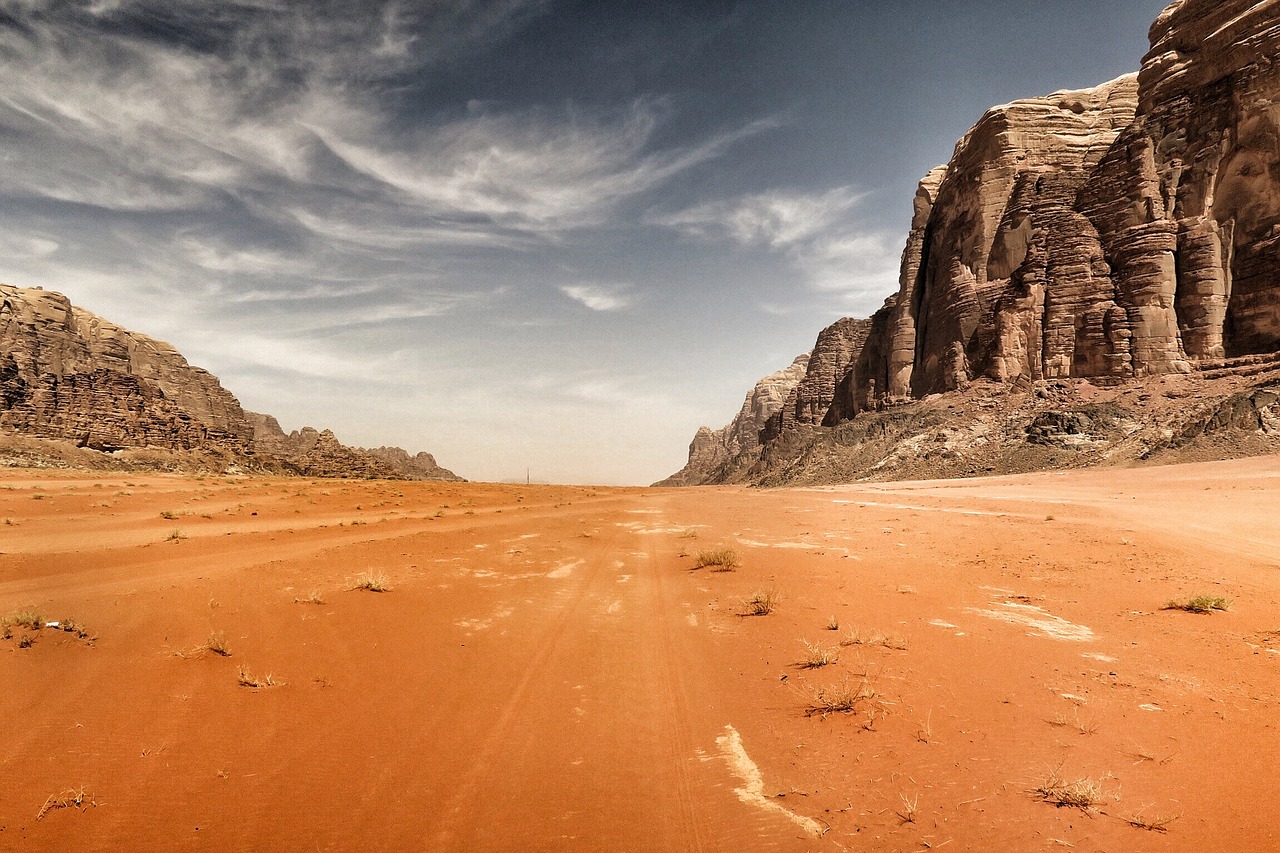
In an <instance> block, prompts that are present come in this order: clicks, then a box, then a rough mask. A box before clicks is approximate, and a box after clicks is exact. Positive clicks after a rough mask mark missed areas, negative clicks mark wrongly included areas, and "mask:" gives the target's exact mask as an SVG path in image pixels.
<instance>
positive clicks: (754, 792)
mask: <svg viewBox="0 0 1280 853" xmlns="http://www.w3.org/2000/svg"><path fill="white" fill-rule="evenodd" d="M724 730H725V732H726V733H725V734H723V735H721V736H720V737H718V738H716V744H717V745H719V747H720V754H721V755H722V756H723V757H724V760H725V761H727V762H728V763H729V769H730V770H732V771H733V772H734V775H736V776H737V777H738V778H739V779H741V780H742V787H741V788H734V789H733V792H734V793H735V794H737V795H738V799H740V800H742V802H744V803H747V804H749V805H753V806H757V807H759V808H762V809H769V810H770V811H776V812H778V813H779V814H781V815H783V816H785V817H786V818H787V820H790V821H791V822H792V823H794V824H795V825H796V826H799V827H800V828H801V829H803V830H804V831H805V832H807V833H809V834H810V835H812V836H813V837H815V838H817V837H818V836H820V835H822V834H823V833H825V832H826V830H825V829H823V827H822V825H821V824H820V823H818V822H817V821H816V820H813V819H811V818H807V817H802V816H800V815H798V814H796V813H795V812H792V811H789V810H787V809H784V808H783V807H782V806H780V805H779V804H778V803H776V802H775V801H773V800H771V799H769V798H768V797H766V796H765V795H764V776H763V775H762V774H761V773H760V768H759V767H757V766H756V763H755V762H754V761H752V760H751V756H749V755H747V750H746V748H745V747H744V746H743V745H742V736H741V735H739V734H738V730H737V729H735V728H734V727H733V726H725V727H724Z"/></svg>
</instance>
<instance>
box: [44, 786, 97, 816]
mask: <svg viewBox="0 0 1280 853" xmlns="http://www.w3.org/2000/svg"><path fill="white" fill-rule="evenodd" d="M96 805H97V802H95V801H94V799H93V794H90V793H88V792H86V791H85V789H84V788H83V787H81V788H79V789H76V788H68V789H67V790H65V791H63V792H62V793H61V794H50V795H49V799H47V800H45V801H44V805H43V806H41V807H40V811H38V812H36V820H44V816H45V815H47V814H48V813H49V812H51V811H56V810H58V809H79V810H80V811H85V810H86V809H88V808H89V806H96Z"/></svg>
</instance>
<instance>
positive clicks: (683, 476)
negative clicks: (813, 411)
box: [655, 353, 809, 486]
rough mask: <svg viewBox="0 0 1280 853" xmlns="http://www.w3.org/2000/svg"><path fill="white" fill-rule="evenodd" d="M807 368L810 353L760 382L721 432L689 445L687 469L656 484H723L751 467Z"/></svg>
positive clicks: (708, 432)
mask: <svg viewBox="0 0 1280 853" xmlns="http://www.w3.org/2000/svg"><path fill="white" fill-rule="evenodd" d="M808 367H809V353H805V354H804V355H800V356H797V357H796V359H795V361H793V362H791V364H790V365H788V366H787V367H785V368H783V369H782V370H779V371H777V372H776V373H771V374H769V375H768V376H766V377H764V378H763V379H761V380H760V381H759V382H757V383H756V386H755V387H754V388H752V389H751V391H750V392H748V393H747V397H746V399H745V400H743V402H742V408H741V409H740V410H739V411H738V414H737V415H735V416H734V418H733V420H732V421H730V422H729V423H728V424H727V425H725V426H724V427H722V428H720V429H718V430H712V429H711V428H709V427H705V426H704V427H702V428H700V429H699V430H698V432H697V434H696V435H695V436H694V437H693V441H692V443H690V445H689V461H688V463H687V464H686V465H685V467H684V468H682V469H680V470H679V471H678V472H676V473H675V474H672V475H671V476H670V477H668V478H667V479H665V480H663V481H662V482H660V483H657V484H655V485H660V486H691V485H696V484H698V483H707V482H721V481H723V480H724V478H725V475H726V472H728V471H729V470H737V469H745V468H746V467H748V466H750V465H751V464H752V463H753V462H755V461H756V460H757V459H759V458H760V447H761V444H762V442H761V435H762V433H763V432H764V430H765V428H766V425H767V424H768V423H769V421H770V420H771V419H772V418H773V417H774V416H775V415H777V414H778V413H779V412H780V411H781V410H782V407H783V406H784V405H786V403H787V401H788V400H789V399H790V398H791V396H792V392H793V391H794V390H795V388H796V386H797V385H799V384H800V381H801V380H802V379H804V378H805V374H806V372H807V370H808Z"/></svg>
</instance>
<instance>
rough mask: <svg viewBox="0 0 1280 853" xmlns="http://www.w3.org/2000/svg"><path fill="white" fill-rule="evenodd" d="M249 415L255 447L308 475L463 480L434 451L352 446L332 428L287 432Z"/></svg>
mask: <svg viewBox="0 0 1280 853" xmlns="http://www.w3.org/2000/svg"><path fill="white" fill-rule="evenodd" d="M245 414H246V415H247V417H248V419H249V422H250V423H251V424H252V426H253V442H254V447H255V448H257V449H258V450H259V451H260V452H265V453H269V454H271V455H272V456H274V457H275V458H277V459H279V460H281V461H282V462H284V463H285V464H286V465H287V466H288V468H289V469H290V470H292V471H293V472H295V473H298V474H301V475H303V476H306V477H361V478H366V479H389V480H447V481H451V482H459V481H462V478H461V477H459V476H458V475H457V474H454V473H453V472H452V471H450V470H448V469H447V468H441V467H440V466H439V465H438V464H436V460H435V457H434V456H432V455H431V454H430V453H419V454H418V455H417V456H410V455H409V454H408V453H407V452H406V451H404V450H402V449H401V448H399V447H379V448H376V449H374V450H366V449H365V448H363V447H348V446H347V445H345V444H343V443H342V442H340V441H338V439H337V437H336V436H335V435H334V434H333V433H332V432H331V431H330V430H327V429H326V430H316V429H314V428H312V427H303V428H302V429H300V430H294V431H293V432H291V433H287V434H286V433H285V431H284V429H282V428H281V426H280V422H279V421H277V420H276V419H275V418H273V417H272V416H271V415H263V414H259V413H258V412H246V413H245Z"/></svg>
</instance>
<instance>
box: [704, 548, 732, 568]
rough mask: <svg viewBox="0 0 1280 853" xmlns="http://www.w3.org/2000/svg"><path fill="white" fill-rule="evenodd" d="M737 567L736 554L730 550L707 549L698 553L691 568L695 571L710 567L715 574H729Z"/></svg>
mask: <svg viewBox="0 0 1280 853" xmlns="http://www.w3.org/2000/svg"><path fill="white" fill-rule="evenodd" d="M738 565H739V563H738V552H737V551H735V550H733V549H732V548H708V549H706V550H703V551H699V552H698V556H697V559H696V560H695V562H694V564H693V567H694V568H695V569H705V568H708V567H710V568H711V569H712V570H714V571H717V572H731V571H733V570H734V569H736V568H737V567H738Z"/></svg>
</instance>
